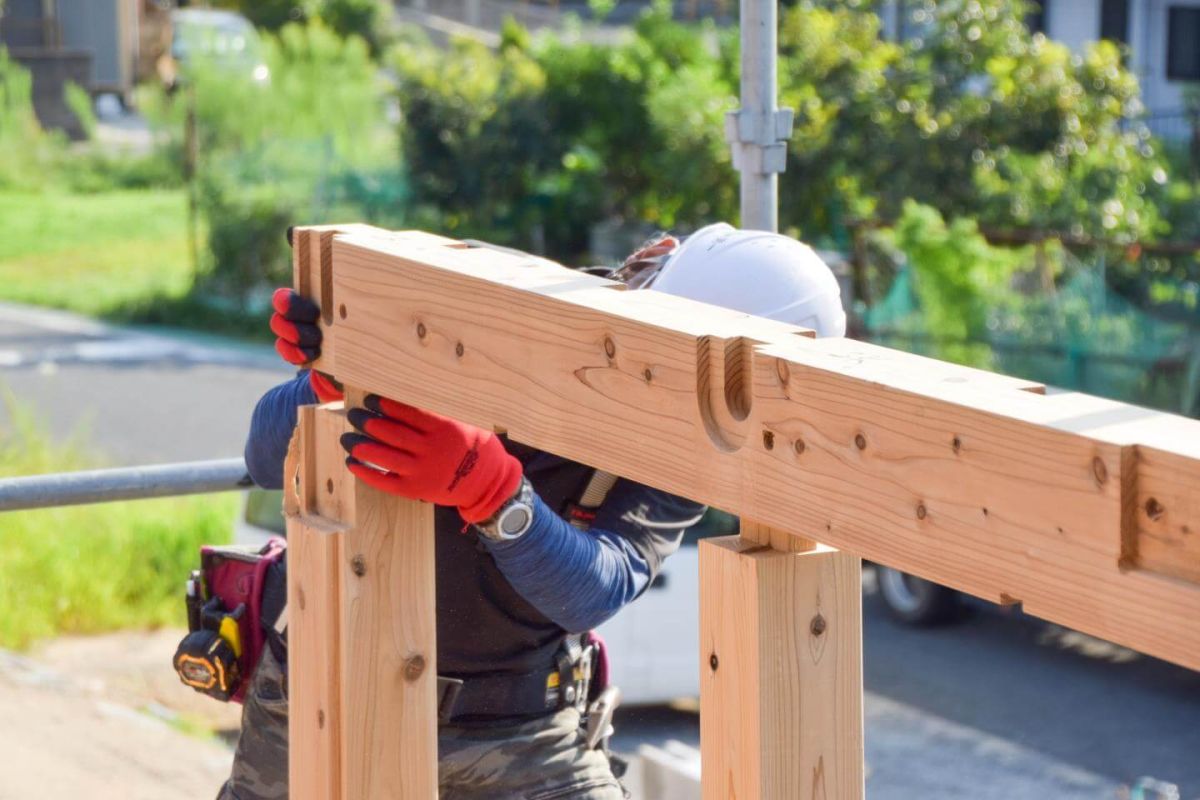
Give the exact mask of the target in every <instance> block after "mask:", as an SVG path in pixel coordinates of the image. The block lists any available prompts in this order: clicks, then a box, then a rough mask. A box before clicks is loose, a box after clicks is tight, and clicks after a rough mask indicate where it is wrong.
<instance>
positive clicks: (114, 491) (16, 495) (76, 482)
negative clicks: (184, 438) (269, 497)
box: [0, 458, 253, 540]
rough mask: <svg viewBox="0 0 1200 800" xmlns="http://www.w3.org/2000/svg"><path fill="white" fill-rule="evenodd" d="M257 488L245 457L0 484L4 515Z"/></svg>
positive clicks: (9, 480)
mask: <svg viewBox="0 0 1200 800" xmlns="http://www.w3.org/2000/svg"><path fill="white" fill-rule="evenodd" d="M252 485H253V481H251V480H250V476H249V475H248V474H247V472H246V462H245V461H243V460H242V459H240V458H226V459H221V460H218V461H191V462H187V463H183V464H155V465H153V466H149V467H124V468H121V469H97V470H88V471H86V472H65V473H57V474H52V475H31V476H29V477H25V478H5V479H3V480H0V512H3V511H19V510H21V509H26V508H48V507H50V506H74V505H81V504H84V503H108V502H111V501H114V500H141V499H145V498H150V497H174V496H177V495H185V494H208V493H210V492H229V491H234V490H237V489H247V488H249V487H250V486H252ZM2 538H3V537H2V536H0V540H2Z"/></svg>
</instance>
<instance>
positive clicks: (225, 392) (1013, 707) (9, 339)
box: [0, 306, 1200, 800]
mask: <svg viewBox="0 0 1200 800" xmlns="http://www.w3.org/2000/svg"><path fill="white" fill-rule="evenodd" d="M288 374H289V371H288V370H287V369H286V368H285V367H282V366H279V365H278V364H277V362H276V360H275V357H274V354H273V352H272V351H271V350H270V348H265V347H264V348H255V347H244V346H241V347H232V348H231V347H229V346H228V345H227V344H225V343H217V342H212V341H201V340H197V339H195V338H185V339H177V338H170V337H163V336H157V335H156V336H147V335H143V334H138V333H130V332H123V331H113V330H110V329H106V328H103V327H100V326H96V325H94V324H92V323H87V322H85V321H80V320H78V319H76V318H74V317H69V316H64V315H46V314H43V313H42V312H29V311H28V310H25V309H19V308H14V307H9V306H0V382H2V383H4V384H6V385H7V387H8V389H10V390H11V391H12V393H13V394H14V395H15V396H16V397H17V399H18V400H19V401H21V402H24V403H27V404H29V405H32V406H33V407H34V408H35V409H36V410H37V412H38V413H39V414H41V415H42V416H43V417H44V418H45V419H46V420H47V421H48V422H49V423H51V424H52V426H53V429H54V431H55V433H56V434H58V435H62V436H66V435H68V434H69V433H70V432H71V431H73V430H75V428H76V426H78V425H80V424H85V425H87V426H88V427H89V429H90V431H91V438H92V441H93V442H94V443H95V444H96V445H97V447H99V448H101V449H103V450H104V451H105V452H106V453H107V454H108V455H109V457H110V458H111V459H112V460H113V461H114V462H119V463H139V462H150V461H168V460H174V459H195V458H207V457H216V456H226V455H230V454H236V453H237V452H239V451H240V448H241V441H242V437H243V435H244V432H245V425H246V420H247V419H248V417H249V413H250V410H251V408H252V406H253V403H254V401H255V399H256V398H257V397H258V395H259V394H260V393H261V392H262V390H264V389H265V388H267V387H268V386H270V385H272V384H273V383H275V382H276V381H279V380H281V379H283V378H285V377H286V376H287V375H288ZM3 414H4V412H3V410H0V424H2V423H3ZM0 435H2V433H0ZM867 582H868V584H869V583H870V581H869V580H868V581H867ZM865 619H866V652H865V656H866V683H867V688H868V697H867V707H866V712H867V721H868V727H867V749H868V763H869V768H870V777H869V783H868V786H869V793H870V796H871V797H872V798H882V799H883V800H891V799H892V798H896V800H901V798H903V799H905V800H908V799H909V798H917V797H920V798H924V799H930V800H932V799H934V798H945V799H946V800H950V799H951V798H967V797H969V798H974V799H984V800H986V799H987V798H996V800H1007V799H1008V798H1035V797H1053V798H1056V800H1061V799H1062V798H1080V799H1081V800H1082V799H1083V798H1114V797H1118V796H1119V795H1118V791H1119V787H1121V786H1122V785H1128V784H1130V783H1132V782H1133V781H1135V780H1136V779H1138V778H1139V777H1141V776H1147V775H1149V776H1154V777H1156V778H1159V779H1164V780H1170V781H1172V782H1175V783H1178V784H1179V785H1180V786H1181V788H1182V789H1183V793H1182V797H1183V798H1184V800H1195V799H1196V798H1200V755H1198V754H1200V675H1198V674H1196V673H1191V672H1187V671H1185V670H1181V669H1178V668H1175V667H1172V666H1170V665H1168V664H1165V663H1163V662H1159V661H1155V660H1153V659H1148V658H1143V657H1140V656H1137V655H1136V654H1134V653H1131V652H1129V651H1126V650H1122V649H1120V648H1114V647H1111V646H1108V645H1105V644H1103V643H1099V642H1097V641H1095V640H1092V639H1089V638H1087V637H1082V636H1080V635H1078V634H1073V633H1071V632H1069V631H1063V630H1061V629H1059V628H1056V627H1055V626H1052V625H1047V624H1046V623H1043V622H1040V621H1038V620H1034V619H1031V618H1028V617H1025V616H1022V615H1021V614H1019V613H1016V612H1012V611H1007V610H1003V609H999V608H996V607H993V606H980V610H979V612H978V613H977V614H976V615H975V616H974V618H973V619H972V620H970V621H969V622H968V623H966V624H963V625H960V626H958V627H955V628H950V629H941V630H934V631H913V630H909V629H904V628H900V627H897V626H896V625H894V624H893V623H891V622H890V621H889V620H887V619H886V618H885V617H884V615H883V614H882V612H881V610H880V607H879V604H878V601H877V599H876V598H875V597H874V596H873V595H872V594H870V593H868V596H867V597H866V602H865ZM620 724H621V737H620V741H619V744H620V746H621V748H622V749H623V750H626V751H631V750H634V749H636V747H637V746H638V745H639V744H640V743H643V742H650V743H662V742H665V741H667V740H670V739H677V740H681V741H683V742H685V743H692V744H695V743H696V742H697V741H698V736H697V726H696V718H695V715H694V714H693V713H691V712H688V711H680V710H674V709H668V708H653V709H629V710H626V711H625V712H623V714H622V717H621V719H620Z"/></svg>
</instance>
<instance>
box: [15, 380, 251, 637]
mask: <svg viewBox="0 0 1200 800" xmlns="http://www.w3.org/2000/svg"><path fill="white" fill-rule="evenodd" d="M7 405H8V412H9V417H10V420H11V421H10V423H9V424H8V425H7V426H4V427H0V477H10V476H15V475H31V474H39V473H45V472H58V471H65V470H75V469H82V468H87V467H92V466H95V464H96V461H95V459H94V458H92V457H91V456H89V455H88V454H87V453H86V452H85V449H84V448H83V447H82V446H81V445H80V443H79V441H78V438H76V439H75V440H73V441H70V442H67V443H65V444H53V443H52V442H51V441H50V439H49V437H48V436H47V434H46V432H45V431H44V430H43V429H42V428H41V427H39V426H38V425H37V424H36V423H35V422H34V420H33V419H32V418H31V416H30V414H29V412H28V411H27V410H25V409H22V408H20V407H17V406H15V405H14V404H13V403H12V402H11V400H9V401H8V403H7ZM233 513H234V503H233V501H232V498H230V497H228V496H222V497H216V498H212V497H209V498H187V499H171V500H154V501H137V502H131V503H116V504H107V505H97V506H76V507H61V508H52V509H45V510H40V511H22V512H16V513H9V514H5V515H4V517H3V520H4V524H3V526H0V647H7V648H24V647H28V646H29V645H30V644H32V643H33V642H35V641H37V640H38V639H43V638H48V637H51V636H57V635H60V634H64V633H100V632H103V631H109V630H117V629H122V628H153V627H158V626H161V625H183V624H184V622H185V619H184V611H183V600H182V597H181V589H182V585H183V583H182V582H183V579H184V578H185V577H186V576H187V574H188V572H189V571H190V570H191V569H194V568H195V565H196V563H197V559H198V553H199V547H200V545H202V544H209V543H213V544H219V543H224V542H227V541H229V536H230V530H231V527H232V520H233Z"/></svg>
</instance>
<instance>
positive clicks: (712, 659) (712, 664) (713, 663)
mask: <svg viewBox="0 0 1200 800" xmlns="http://www.w3.org/2000/svg"><path fill="white" fill-rule="evenodd" d="M720 663H721V662H720V661H719V660H717V654H716V653H712V654H711V655H709V657H708V668H709V669H711V670H712V671H713V672H716V671H717V667H718V666H719V665H720Z"/></svg>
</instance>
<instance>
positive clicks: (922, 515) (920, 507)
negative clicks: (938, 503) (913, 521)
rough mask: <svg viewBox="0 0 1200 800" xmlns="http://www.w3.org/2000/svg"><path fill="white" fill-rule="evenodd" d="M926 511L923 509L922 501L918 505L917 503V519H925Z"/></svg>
mask: <svg viewBox="0 0 1200 800" xmlns="http://www.w3.org/2000/svg"><path fill="white" fill-rule="evenodd" d="M928 513H929V512H928V511H926V510H925V504H924V503H920V504H919V505H917V519H925V517H926V516H927V515H928Z"/></svg>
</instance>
